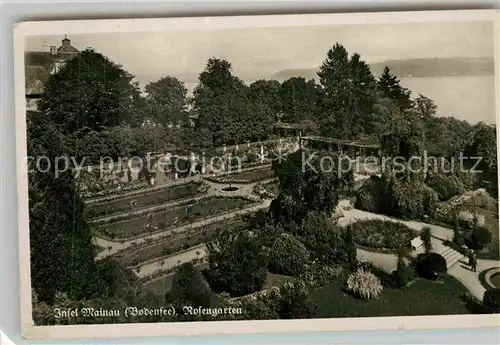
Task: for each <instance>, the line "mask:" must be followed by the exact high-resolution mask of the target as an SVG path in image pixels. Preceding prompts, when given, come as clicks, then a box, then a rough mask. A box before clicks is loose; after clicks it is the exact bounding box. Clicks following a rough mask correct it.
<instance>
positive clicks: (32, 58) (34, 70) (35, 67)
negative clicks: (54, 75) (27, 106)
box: [24, 52, 53, 95]
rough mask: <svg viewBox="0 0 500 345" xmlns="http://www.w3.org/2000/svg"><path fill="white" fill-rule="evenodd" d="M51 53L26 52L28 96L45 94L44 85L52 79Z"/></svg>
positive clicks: (25, 69)
mask: <svg viewBox="0 0 500 345" xmlns="http://www.w3.org/2000/svg"><path fill="white" fill-rule="evenodd" d="M52 58H53V57H52V54H51V53H49V52H25V53H24V74H25V76H24V77H25V87H26V91H25V93H26V95H37V94H41V93H42V92H43V85H44V84H45V83H46V82H47V80H48V79H49V77H50V71H51V70H52V66H53V60H52Z"/></svg>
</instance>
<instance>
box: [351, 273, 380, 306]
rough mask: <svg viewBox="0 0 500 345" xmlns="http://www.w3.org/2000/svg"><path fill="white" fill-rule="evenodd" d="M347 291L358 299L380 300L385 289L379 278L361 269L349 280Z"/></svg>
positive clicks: (352, 274)
mask: <svg viewBox="0 0 500 345" xmlns="http://www.w3.org/2000/svg"><path fill="white" fill-rule="evenodd" d="M346 289H347V291H349V292H351V293H352V294H353V295H354V296H356V297H358V298H361V299H364V300H369V299H375V298H378V297H379V296H380V294H381V293H382V290H383V289H384V288H383V286H382V283H381V282H380V280H379V279H378V278H377V276H375V275H374V274H373V273H371V272H368V271H365V270H364V269H362V268H359V269H358V270H356V271H355V272H354V273H351V274H350V275H349V277H348V278H347V282H346Z"/></svg>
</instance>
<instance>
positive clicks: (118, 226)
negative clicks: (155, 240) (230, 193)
mask: <svg viewBox="0 0 500 345" xmlns="http://www.w3.org/2000/svg"><path fill="white" fill-rule="evenodd" d="M254 203H255V202H254V201H251V200H249V199H246V198H242V197H207V198H204V199H201V200H197V201H196V202H194V203H186V204H184V205H182V206H176V207H173V208H170V209H167V210H166V211H165V210H164V211H161V212H157V213H153V214H150V215H149V216H148V215H146V214H145V215H141V216H140V217H137V218H130V219H126V220H122V221H118V222H114V223H110V224H108V225H105V226H102V227H100V228H98V229H97V231H98V232H99V233H100V234H102V235H103V236H106V237H109V238H130V237H134V236H137V235H140V234H147V233H154V232H158V231H161V230H164V229H168V228H171V227H179V226H182V225H186V224H189V223H192V222H195V221H200V220H202V219H204V218H207V217H212V216H215V215H217V214H222V213H224V212H232V211H235V210H238V209H242V208H244V207H245V206H249V205H251V204H254Z"/></svg>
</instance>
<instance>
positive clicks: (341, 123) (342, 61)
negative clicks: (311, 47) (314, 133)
mask: <svg viewBox="0 0 500 345" xmlns="http://www.w3.org/2000/svg"><path fill="white" fill-rule="evenodd" d="M349 67H350V66H349V53H348V52H347V50H346V49H345V47H344V46H343V45H341V44H338V43H336V44H335V45H334V46H333V47H332V48H331V49H330V50H328V53H327V58H326V60H325V61H324V62H323V64H322V65H321V67H320V71H319V72H318V76H319V78H320V84H321V86H322V87H323V89H324V91H325V99H324V100H323V102H322V109H321V115H320V116H321V117H322V118H321V122H322V128H323V129H324V134H326V135H328V136H345V135H346V133H348V132H349V131H350V128H349V123H350V121H348V117H349V110H350V109H349V108H350V105H351V101H352V90H351V81H350V75H349V74H350V73H349Z"/></svg>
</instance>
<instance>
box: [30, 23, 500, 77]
mask: <svg viewBox="0 0 500 345" xmlns="http://www.w3.org/2000/svg"><path fill="white" fill-rule="evenodd" d="M63 37H64V33H63V32H62V33H61V35H60V36H30V37H28V38H27V40H26V50H31V51H48V50H49V46H51V45H55V46H59V45H60V44H61V39H62V38H63ZM68 38H69V39H71V44H72V45H73V46H74V47H75V48H77V49H80V50H82V49H85V48H86V47H92V48H94V49H95V50H96V51H98V52H100V53H102V54H104V55H106V56H107V57H109V58H110V59H111V60H113V61H114V62H116V63H120V64H121V65H122V66H123V67H124V68H125V69H126V70H127V71H128V72H130V73H131V74H132V75H135V76H136V79H137V80H138V81H139V82H140V84H141V85H142V84H144V83H145V82H148V81H152V80H156V79H159V78H160V77H162V76H166V75H172V76H175V77H178V78H180V79H181V80H183V81H184V82H187V83H192V82H196V81H197V78H198V74H199V73H200V72H201V71H202V70H203V69H204V67H205V64H206V60H207V59H209V58H210V57H218V58H223V59H226V60H228V61H230V62H231V63H232V65H233V69H234V72H235V74H236V75H237V76H239V77H240V78H241V79H243V80H256V79H260V78H270V77H271V76H272V75H273V74H275V73H277V72H279V71H281V70H285V69H302V68H316V67H318V66H319V65H320V64H321V62H322V61H323V60H324V59H325V57H326V53H327V51H328V49H329V48H330V47H332V46H333V45H334V44H335V43H336V42H339V43H341V44H343V45H344V46H345V47H346V48H347V50H348V51H349V52H350V53H354V52H357V53H359V54H360V55H361V56H362V58H363V59H364V60H366V61H367V62H369V63H371V62H378V61H384V60H392V59H408V58H426V57H492V56H493V52H494V47H493V28H492V25H491V23H486V22H468V23H464V22H452V23H450V22H449V23H423V24H419V23H417V24H415V23H413V24H391V25H387V24H383V25H381V24H366V25H343V26H339V25H337V26H316V27H314V26H312V27H279V28H259V29H239V30H235V29H231V30H214V31H190V32H167V31H165V32H158V31H156V32H135V33H134V32H129V33H109V34H102V33H101V34H79V35H74V34H72V35H71V36H69V37H68Z"/></svg>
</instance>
